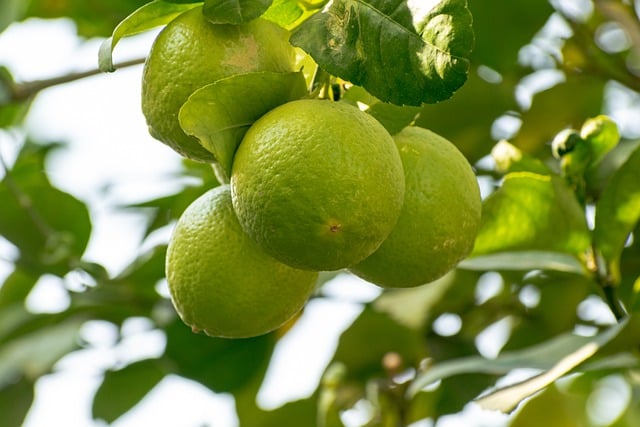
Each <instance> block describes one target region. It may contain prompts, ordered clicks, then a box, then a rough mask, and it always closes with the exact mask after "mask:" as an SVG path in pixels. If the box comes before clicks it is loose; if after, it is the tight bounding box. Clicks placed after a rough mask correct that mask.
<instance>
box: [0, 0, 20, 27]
mask: <svg viewBox="0 0 640 427" xmlns="http://www.w3.org/2000/svg"><path fill="white" fill-rule="evenodd" d="M24 11H25V2H24V0H4V1H3V2H2V3H0V32H2V31H4V29H5V28H7V27H8V26H9V24H11V23H12V22H13V21H17V20H19V19H20V18H21V17H22V14H23V13H24Z"/></svg>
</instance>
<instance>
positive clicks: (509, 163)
mask: <svg viewBox="0 0 640 427" xmlns="http://www.w3.org/2000/svg"><path fill="white" fill-rule="evenodd" d="M491 157H493V160H494V162H495V163H496V170H497V171H498V172H500V173H509V172H534V173H539V174H542V175H549V174H550V172H551V171H550V170H549V168H548V167H547V166H546V165H545V164H544V163H542V161H540V160H539V159H537V158H535V157H533V156H529V155H527V154H526V153H523V152H522V150H520V149H519V148H518V147H516V146H515V145H513V144H511V143H510V142H509V141H506V140H501V141H498V143H497V144H496V145H494V146H493V148H492V149H491Z"/></svg>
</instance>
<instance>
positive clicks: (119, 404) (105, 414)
mask: <svg viewBox="0 0 640 427" xmlns="http://www.w3.org/2000/svg"><path fill="white" fill-rule="evenodd" d="M165 373H166V372H165V370H164V369H163V367H162V366H161V365H160V363H159V361H158V360H157V359H146V360H141V361H139V362H135V363H132V364H130V365H127V366H126V367H124V368H122V369H119V370H117V371H108V372H106V373H105V375H104V380H103V381H102V384H101V385H100V387H98V390H97V391H96V394H95V396H94V398H93V407H92V411H93V418H95V419H101V420H104V421H106V422H108V423H112V422H113V421H115V420H116V419H118V418H119V417H120V416H121V415H123V414H124V413H126V412H127V411H129V410H130V409H131V408H133V407H134V406H136V405H137V404H138V402H140V400H142V398H143V397H144V396H146V395H147V393H149V392H150V391H151V389H153V388H154V387H155V386H156V385H157V384H158V383H159V382H160V380H162V378H164V376H165Z"/></svg>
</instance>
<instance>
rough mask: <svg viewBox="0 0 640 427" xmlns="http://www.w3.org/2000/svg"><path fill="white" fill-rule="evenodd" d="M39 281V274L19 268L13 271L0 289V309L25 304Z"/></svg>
mask: <svg viewBox="0 0 640 427" xmlns="http://www.w3.org/2000/svg"><path fill="white" fill-rule="evenodd" d="M38 279H39V276H38V275H37V274H35V275H34V274H32V273H31V272H29V271H26V270H24V269H21V268H19V267H18V268H16V269H15V270H13V272H12V273H11V274H10V275H9V277H7V278H6V279H5V281H4V283H3V284H2V286H1V287H0V308H2V307H6V306H8V305H11V304H15V303H21V302H23V301H24V300H25V298H26V297H27V295H29V292H31V289H32V288H33V287H34V286H35V284H36V282H37V281H38ZM0 335H1V334H0Z"/></svg>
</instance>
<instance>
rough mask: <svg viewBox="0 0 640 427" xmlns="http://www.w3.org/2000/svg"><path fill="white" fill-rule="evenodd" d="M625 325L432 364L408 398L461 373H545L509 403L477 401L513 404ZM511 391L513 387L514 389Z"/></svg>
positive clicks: (578, 361) (586, 356) (499, 398)
mask: <svg viewBox="0 0 640 427" xmlns="http://www.w3.org/2000/svg"><path fill="white" fill-rule="evenodd" d="M636 323H637V321H636ZM627 325H628V322H624V323H621V324H620V325H616V326H613V327H611V328H610V329H607V330H605V331H604V332H602V333H600V334H598V335H596V336H594V337H584V336H578V335H573V334H570V333H567V334H563V335H560V336H557V337H555V338H552V339H550V340H548V341H545V342H543V343H540V344H537V345H535V346H532V347H528V348H524V349H521V350H514V351H510V352H505V353H502V354H500V355H499V356H498V357H497V358H495V359H486V358H484V357H481V356H470V357H465V358H461V359H454V360H447V361H443V362H440V363H436V364H435V365H433V366H431V367H429V368H428V369H427V370H425V371H424V372H422V373H420V374H419V375H418V376H417V377H416V379H415V380H414V381H413V382H412V384H411V386H410V388H409V394H410V395H414V394H416V393H418V392H419V391H420V390H422V389H423V388H425V387H427V386H428V385H430V384H432V383H434V382H435V381H438V380H442V379H444V378H448V377H450V376H453V375H460V374H464V373H486V374H496V375H503V374H506V373H508V372H511V371H512V370H514V369H518V368H529V369H538V370H541V371H545V372H544V373H543V374H541V375H539V376H536V377H534V378H537V379H535V380H534V378H531V379H530V380H526V381H524V382H522V383H519V385H522V384H527V385H524V386H523V387H522V388H521V389H517V390H514V393H513V395H512V396H511V397H510V398H509V399H508V400H509V402H507V401H506V400H503V399H502V396H503V395H506V396H509V394H508V393H506V391H505V392H504V393H503V392H501V391H500V392H496V393H499V394H498V395H497V397H494V398H489V396H492V395H493V394H492V395H488V396H486V398H487V400H486V401H482V400H480V403H481V404H482V403H483V402H488V404H494V402H502V403H513V402H515V403H516V404H517V403H518V402H520V401H521V400H522V399H524V398H525V397H527V396H529V395H530V394H532V393H535V392H536V391H538V390H540V389H541V388H544V387H546V386H547V385H548V384H550V383H551V382H553V381H555V380H556V379H558V378H559V377H561V376H563V375H565V374H566V373H567V372H569V371H571V370H572V369H573V368H575V367H576V366H578V365H579V364H581V363H583V362H584V361H585V360H587V359H589V358H590V357H592V356H593V355H594V354H595V353H596V352H597V351H598V350H599V349H601V348H602V347H603V346H604V345H605V344H607V343H609V342H611V341H612V340H613V339H614V338H615V337H616V336H617V335H618V334H619V333H620V332H621V331H623V330H625V328H626V327H627ZM628 329H629V331H630V332H633V331H634V330H637V325H634V327H633V328H628ZM528 381H531V382H528ZM513 387H517V385H516V386H513ZM506 389H510V390H512V389H511V388H509V387H507V388H505V389H504V390H506ZM501 390H502V389H501ZM495 399H497V400H495ZM487 407H489V406H487ZM492 408H493V409H496V410H497V409H501V410H502V409H506V408H507V406H501V407H500V408H497V407H495V406H492ZM509 410H510V409H509Z"/></svg>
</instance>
